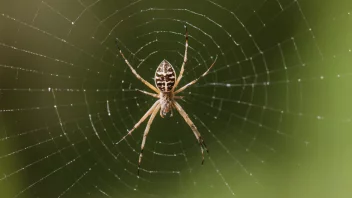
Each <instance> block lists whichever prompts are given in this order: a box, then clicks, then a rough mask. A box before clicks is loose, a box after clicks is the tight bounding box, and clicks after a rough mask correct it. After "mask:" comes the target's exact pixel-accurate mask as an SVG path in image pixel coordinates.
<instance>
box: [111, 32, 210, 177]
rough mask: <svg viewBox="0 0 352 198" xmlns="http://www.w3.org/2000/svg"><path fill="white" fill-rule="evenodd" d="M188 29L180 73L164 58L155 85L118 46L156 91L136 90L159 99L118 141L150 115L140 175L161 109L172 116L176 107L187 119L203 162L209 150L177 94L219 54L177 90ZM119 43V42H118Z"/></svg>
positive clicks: (147, 83) (148, 85)
mask: <svg viewBox="0 0 352 198" xmlns="http://www.w3.org/2000/svg"><path fill="white" fill-rule="evenodd" d="M185 29H186V33H185V37H186V44H185V54H184V58H183V63H182V66H181V70H180V75H179V77H178V78H176V72H175V70H174V68H173V67H172V65H171V64H170V63H169V62H168V61H167V60H165V59H164V60H163V61H162V62H161V63H160V64H159V66H158V67H157V69H156V71H155V76H154V81H155V86H153V85H152V84H150V83H149V82H148V81H146V80H144V79H143V78H142V77H141V76H140V75H139V74H138V73H137V72H136V70H135V69H134V68H133V67H132V65H131V64H130V63H129V61H128V60H127V59H126V58H125V56H124V54H123V53H122V51H121V49H120V48H118V50H119V52H120V54H121V57H122V58H123V59H124V60H125V62H126V64H127V65H128V67H129V68H130V69H131V71H132V73H133V74H134V75H135V76H136V78H137V79H138V80H140V81H142V83H144V84H145V85H146V86H147V87H149V88H150V89H151V90H153V91H154V92H155V93H150V92H147V91H144V90H139V89H136V91H139V92H141V93H143V94H146V95H149V96H152V97H154V98H157V99H158V100H157V101H156V102H155V103H154V104H153V105H152V107H151V108H150V109H149V110H148V111H147V112H146V113H145V114H144V115H143V116H142V118H141V119H140V120H139V121H138V122H137V123H136V124H135V125H134V126H133V128H132V129H131V130H129V131H128V133H127V134H126V135H125V136H123V137H122V139H121V140H120V141H118V142H117V144H118V143H119V142H121V141H122V140H124V139H125V138H126V137H127V136H128V135H131V134H132V132H133V131H134V130H135V129H137V128H138V127H139V126H140V124H142V123H143V122H144V121H145V120H146V119H147V118H148V117H149V116H150V118H149V121H148V123H147V126H146V128H145V131H144V134H143V140H142V144H141V151H140V153H139V160H138V170H137V175H138V176H139V170H140V165H141V162H142V157H143V150H144V146H145V142H146V139H147V136H148V133H149V129H150V126H151V124H152V123H153V121H154V118H155V116H156V114H157V112H158V111H160V116H161V117H162V118H164V116H166V115H167V114H168V113H169V112H170V113H171V116H172V115H173V112H172V110H173V109H176V110H177V111H178V112H179V113H180V115H181V116H182V117H183V119H184V120H185V122H186V123H187V124H188V125H189V127H190V128H191V129H192V131H193V133H194V136H195V137H196V139H197V141H198V143H199V146H200V149H201V153H202V164H203V163H204V150H206V151H207V152H209V151H208V149H207V146H206V145H205V142H204V140H203V138H202V136H201V135H200V133H199V131H198V129H197V127H196V126H195V124H194V123H193V122H192V120H191V119H190V117H189V116H188V114H187V113H186V111H185V110H184V109H183V108H182V107H181V105H180V104H179V103H178V102H176V100H177V99H183V96H176V94H178V93H181V92H182V91H183V90H185V89H186V88H187V87H189V86H191V85H193V84H195V83H196V82H197V81H198V80H199V79H200V78H201V77H204V76H205V75H207V74H208V72H209V70H210V69H211V68H212V67H213V66H214V64H215V62H216V60H217V56H216V58H215V60H214V62H213V64H212V65H211V66H210V67H209V68H208V69H207V70H206V71H205V72H204V73H203V74H202V75H201V76H200V77H198V78H197V79H195V80H193V81H191V82H189V83H188V84H186V85H184V86H183V87H181V88H180V89H178V90H177V91H175V89H176V87H177V86H178V84H179V82H180V81H181V78H182V76H183V73H184V67H185V65H186V63H187V49H188V31H187V27H186V26H185ZM116 44H117V43H116Z"/></svg>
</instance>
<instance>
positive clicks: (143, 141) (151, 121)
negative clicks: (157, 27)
mask: <svg viewBox="0 0 352 198" xmlns="http://www.w3.org/2000/svg"><path fill="white" fill-rule="evenodd" d="M159 109H160V104H158V105H157V106H156V107H155V108H154V110H153V113H152V115H151V116H150V118H149V121H148V124H147V126H146V127H145V130H144V134H143V140H142V145H141V152H140V153H139V160H138V171H137V175H138V176H139V169H140V167H141V162H142V157H143V150H144V145H145V141H146V140H147V135H148V133H149V129H150V125H152V123H153V120H154V118H155V116H156V114H157V113H158V111H159Z"/></svg>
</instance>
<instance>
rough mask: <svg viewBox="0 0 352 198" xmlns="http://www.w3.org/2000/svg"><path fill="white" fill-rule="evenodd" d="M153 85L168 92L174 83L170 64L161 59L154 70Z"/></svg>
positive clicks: (173, 72)
mask: <svg viewBox="0 0 352 198" xmlns="http://www.w3.org/2000/svg"><path fill="white" fill-rule="evenodd" d="M154 80H155V85H156V87H157V88H158V89H159V90H160V91H162V92H170V91H171V90H172V88H173V87H174V85H175V81H176V74H175V70H174V68H173V67H172V65H171V64H170V63H169V62H168V61H167V60H165V59H164V60H163V61H162V62H161V63H160V64H159V66H158V68H157V69H156V71H155V77H154Z"/></svg>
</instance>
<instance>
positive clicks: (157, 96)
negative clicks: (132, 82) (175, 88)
mask: <svg viewBox="0 0 352 198" xmlns="http://www.w3.org/2000/svg"><path fill="white" fill-rule="evenodd" d="M136 91H140V92H142V93H144V94H147V95H150V96H152V97H154V98H159V95H158V94H154V93H150V92H147V91H143V90H140V89H136Z"/></svg>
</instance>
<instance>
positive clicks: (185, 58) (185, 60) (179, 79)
mask: <svg viewBox="0 0 352 198" xmlns="http://www.w3.org/2000/svg"><path fill="white" fill-rule="evenodd" d="M185 29H186V33H185V37H186V44H185V55H184V56H183V63H182V66H181V71H180V75H179V76H178V78H177V80H176V82H175V84H174V87H173V88H172V90H175V88H176V87H177V85H178V83H179V82H180V81H181V78H182V76H183V72H184V71H185V65H186V63H187V60H188V59H187V49H188V31H187V26H185Z"/></svg>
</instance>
